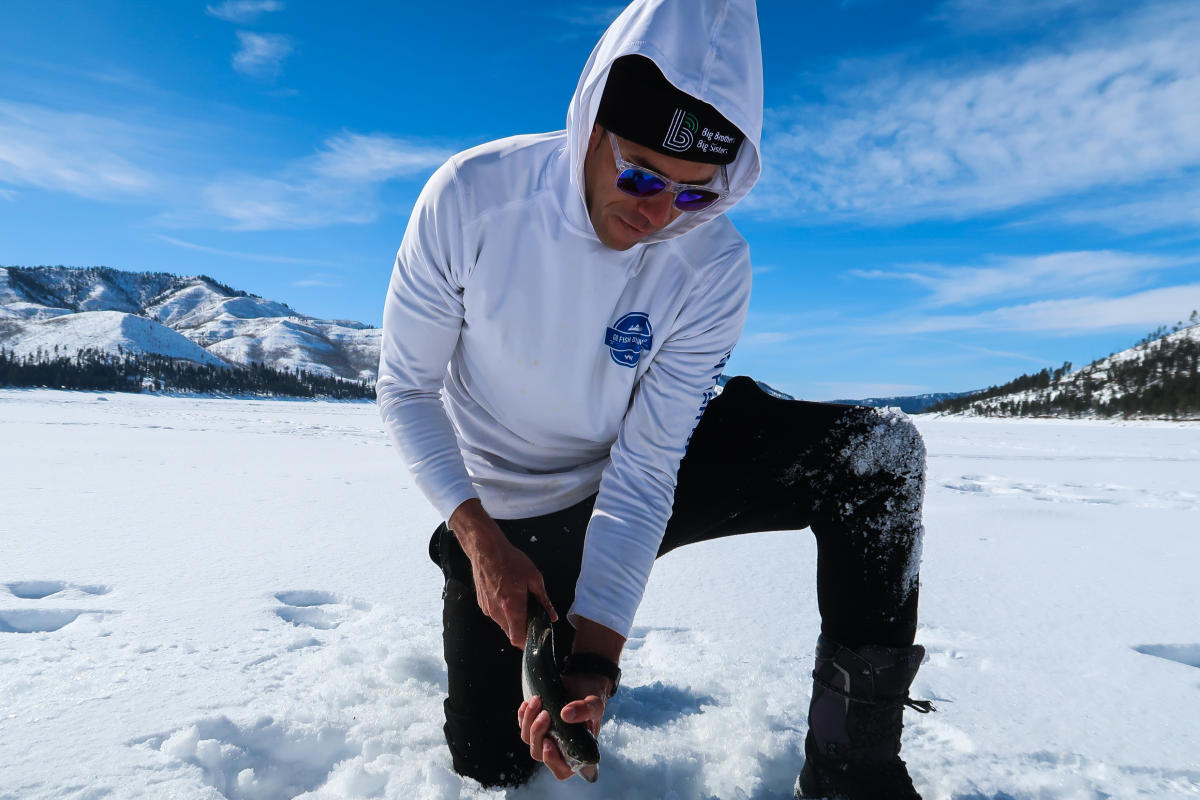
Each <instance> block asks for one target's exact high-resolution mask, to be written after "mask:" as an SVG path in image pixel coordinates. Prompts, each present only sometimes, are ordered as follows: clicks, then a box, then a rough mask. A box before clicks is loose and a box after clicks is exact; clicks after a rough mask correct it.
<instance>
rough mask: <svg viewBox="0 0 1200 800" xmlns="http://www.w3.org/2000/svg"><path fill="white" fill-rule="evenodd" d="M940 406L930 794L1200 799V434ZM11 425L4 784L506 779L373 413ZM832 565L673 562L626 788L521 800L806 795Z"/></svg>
mask: <svg viewBox="0 0 1200 800" xmlns="http://www.w3.org/2000/svg"><path fill="white" fill-rule="evenodd" d="M917 422H918V426H919V427H920V429H921V430H922V433H923V435H924V436H925V439H926V443H927V446H928V449H929V465H930V467H929V481H928V493H927V504H926V517H925V519H926V528H927V538H926V546H925V562H924V569H923V573H922V582H923V594H922V627H921V631H920V633H919V636H918V641H919V642H921V643H923V644H924V645H925V646H926V647H927V649H928V653H929V655H928V659H927V663H926V664H925V666H924V667H923V668H922V670H921V672H920V674H919V675H918V677H917V681H916V684H915V686H914V687H913V696H914V697H919V698H929V699H932V700H933V701H934V703H935V705H937V707H938V708H939V712H938V713H936V714H931V715H918V714H915V713H912V712H909V713H908V714H906V722H907V728H906V733H905V741H904V756H905V758H906V759H907V760H908V761H909V764H910V767H911V769H912V772H913V774H914V778H915V780H916V783H917V785H918V787H919V788H920V789H921V790H922V792H923V794H924V796H925V797H926V798H927V800H1034V799H1037V800H1075V799H1077V798H1078V799H1079V800H1083V799H1084V798H1087V799H1088V800H1092V799H1093V798H1096V799H1099V798H1131V797H1155V798H1196V797H1200V756H1198V755H1197V754H1198V753H1200V730H1198V727H1197V720H1200V671H1198V669H1200V614H1197V610H1198V609H1200V588H1197V584H1196V581H1195V575H1196V564H1197V563H1198V556H1200V538H1198V537H1197V534H1196V532H1195V528H1196V526H1195V520H1196V518H1197V517H1196V512H1197V510H1200V480H1198V479H1200V426H1196V425H1191V426H1188V425H1184V424H1168V423H1130V424H1120V423H1103V422H1081V421H1074V422H1054V421H1043V420H1033V421H1014V420H1003V421H1000V420H981V419H952V418H921V417H918V418H917ZM0 448H2V450H3V453H4V457H3V458H2V459H0V509H3V511H2V512H0V798H6V799H7V798H14V800H15V799H16V798H20V800H27V798H73V799H79V800H82V799H83V798H89V799H90V798H156V799H157V798H199V799H203V800H217V799H218V798H230V799H236V800H278V799H280V798H291V797H303V798H307V800H317V799H318V798H319V799H320V800H333V799H334V798H338V799H339V800H346V799H349V798H481V797H486V798H499V797H504V796H506V795H505V793H504V792H499V791H492V792H487V791H483V790H481V789H480V788H479V787H478V786H477V785H476V784H474V783H473V782H471V781H467V780H463V779H460V778H459V777H457V776H456V775H454V774H453V772H452V771H451V770H450V759H449V755H448V753H447V751H446V749H445V746H444V743H443V739H442V733H441V723H442V718H441V699H442V697H443V695H444V691H445V675H444V667H443V665H442V663H441V658H440V592H441V586H440V580H439V575H438V573H437V571H436V569H435V568H434V567H433V566H432V565H431V564H430V563H429V560H428V558H427V556H426V554H425V548H426V544H427V542H428V537H429V533H430V532H431V531H432V529H433V527H434V525H435V524H436V522H437V520H436V518H435V515H434V513H433V511H432V510H431V509H430V508H429V507H428V506H427V504H426V503H425V501H424V499H423V498H422V497H421V496H420V494H419V492H417V490H416V489H415V488H414V487H413V486H412V483H411V480H410V479H409V478H408V476H407V475H406V474H405V473H404V470H403V468H402V466H401V464H400V460H399V458H398V457H397V456H396V455H395V454H394V453H392V452H391V450H390V448H389V446H388V444H387V441H386V438H385V436H384V434H383V433H382V430H381V428H380V425H379V422H378V416H377V414H376V412H375V409H374V407H373V406H370V405H367V404H361V403H359V404H356V403H344V404H343V403H311V402H286V401H248V400H214V399H188V398H164V397H152V396H122V395H115V394H102V393H66V392H51V391H42V390H37V391H4V390H0ZM814 574H815V545H814V544H813V542H812V538H811V536H810V535H809V534H808V533H807V532H781V533H770V534H755V535H751V536H745V537H739V538H737V539H728V540H723V541H717V542H710V543H706V544H702V545H696V546H692V547H688V548H683V549H681V550H679V551H676V552H674V553H672V554H670V555H669V556H667V557H665V558H664V559H662V561H660V562H659V564H658V565H656V567H655V572H654V575H653V577H652V578H651V582H650V586H649V589H648V592H647V595H646V599H645V601H644V603H643V605H642V607H641V609H640V610H639V613H638V619H637V627H636V628H635V631H634V635H633V637H632V638H631V640H630V642H629V644H628V646H627V649H626V655H625V657H624V658H623V662H622V666H623V668H624V669H625V686H624V687H623V688H622V691H621V692H620V693H619V694H618V695H617V697H615V698H614V699H613V701H612V703H611V704H610V714H609V720H608V721H607V722H606V724H605V727H604V730H603V731H602V734H601V746H602V750H603V753H604V761H603V762H602V764H601V771H600V782H599V783H598V784H596V785H595V786H588V787H583V786H582V784H579V783H578V782H575V781H573V782H569V783H566V784H557V783H556V782H554V781H553V780H551V779H550V778H549V776H548V775H546V776H543V777H542V778H540V779H538V780H536V781H535V782H534V783H533V784H532V785H530V786H529V787H527V788H525V789H522V790H519V791H512V792H510V793H509V794H508V795H507V796H511V797H514V798H530V799H531V800H551V799H552V798H566V797H579V796H582V795H584V794H586V795H588V796H589V797H595V798H627V797H647V798H651V797H662V798H680V800H683V799H684V798H697V797H699V798H722V799H724V798H754V799H755V800H766V799H767V798H788V797H790V796H791V784H792V780H793V779H794V777H795V775H796V773H797V772H798V770H799V768H800V765H801V762H802V755H801V754H802V748H803V737H804V732H805V729H806V720H805V715H806V711H807V704H808V697H809V691H810V685H809V680H808V678H807V675H808V672H809V671H810V670H811V652H812V649H813V646H814V645H815V641H816V636H817V632H818V628H819V620H818V618H817V614H816V599H815V591H814V586H813V584H814ZM514 724H515V720H514Z"/></svg>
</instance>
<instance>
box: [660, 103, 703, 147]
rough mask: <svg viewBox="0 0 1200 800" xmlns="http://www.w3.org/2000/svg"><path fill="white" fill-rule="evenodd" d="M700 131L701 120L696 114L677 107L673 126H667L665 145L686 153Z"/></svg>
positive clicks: (672, 121)
mask: <svg viewBox="0 0 1200 800" xmlns="http://www.w3.org/2000/svg"><path fill="white" fill-rule="evenodd" d="M699 132H700V120H698V119H696V115H695V114H692V113H690V112H688V111H684V110H683V109H682V108H677V109H675V114H674V115H672V117H671V126H670V127H669V128H667V138H665V139H663V147H665V148H667V149H668V150H674V151H675V152H676V153H686V152H687V151H688V150H690V149H691V148H692V145H693V144H695V143H696V134H697V133H699Z"/></svg>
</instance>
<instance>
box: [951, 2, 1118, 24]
mask: <svg viewBox="0 0 1200 800" xmlns="http://www.w3.org/2000/svg"><path fill="white" fill-rule="evenodd" d="M1113 10H1118V11H1119V10H1120V6H1119V5H1117V4H1116V3H1114V2H1113V0H1012V1H1011V2H1006V3H997V2H994V0H947V2H945V3H943V4H942V6H941V8H939V9H938V10H937V11H936V12H935V14H934V19H936V20H939V21H941V22H944V23H946V24H947V25H949V26H950V27H953V28H956V29H960V30H968V31H999V30H1009V29H1017V28H1025V27H1030V26H1036V27H1041V26H1045V25H1047V24H1049V23H1052V22H1059V21H1060V20H1061V19H1062V18H1063V17H1066V16H1074V15H1081V14H1096V13H1105V12H1112V11H1113Z"/></svg>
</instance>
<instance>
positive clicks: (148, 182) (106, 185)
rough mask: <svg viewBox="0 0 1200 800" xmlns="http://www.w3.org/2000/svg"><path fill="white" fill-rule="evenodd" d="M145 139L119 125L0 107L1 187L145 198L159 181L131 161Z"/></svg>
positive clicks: (100, 119)
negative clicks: (3, 184)
mask: <svg viewBox="0 0 1200 800" xmlns="http://www.w3.org/2000/svg"><path fill="white" fill-rule="evenodd" d="M146 139H147V136H146V134H144V133H143V132H140V131H138V130H136V129H135V128H133V127H132V126H130V125H127V124H125V123H123V122H119V121H116V120H112V119H108V118H104V117H98V116H95V115H92V114H82V113H75V112H68V111H55V110H52V109H47V108H43V107H41V106H34V105H28V104H23V103H11V102H7V101H0V182H4V183H8V184H12V185H16V186H35V187H38V188H41V189H51V190H55V191H64V192H69V193H71V194H75V195H79V196H82V197H90V198H96V199H111V198H112V197H113V196H114V195H118V196H120V195H123V196H132V195H142V194H147V193H149V192H151V191H153V190H154V189H155V187H156V181H155V179H154V177H153V176H152V175H151V174H150V173H149V172H147V171H146V170H144V169H142V168H140V167H138V166H137V165H135V164H134V163H133V162H132V161H131V158H132V157H133V154H137V153H140V152H143V151H144V149H145V147H146ZM5 191H11V190H5ZM10 199H11V198H10Z"/></svg>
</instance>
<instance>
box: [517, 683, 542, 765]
mask: <svg viewBox="0 0 1200 800" xmlns="http://www.w3.org/2000/svg"><path fill="white" fill-rule="evenodd" d="M541 710H542V698H540V697H537V696H534V697H531V698H529V699H528V700H526V701H525V702H524V703H521V707H520V708H519V709H518V710H517V721H518V724H520V726H521V741H523V742H524V743H525V744H527V745H529V754H530V755H532V756H533V757H534V758H538V757H537V753H540V752H541V750H542V743H541V742H540V741H539V742H537V743H536V744H535V742H534V741H533V721H534V720H535V719H537V716H538V713H539V712H541ZM538 760H539V761H541V759H540V758H538Z"/></svg>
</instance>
